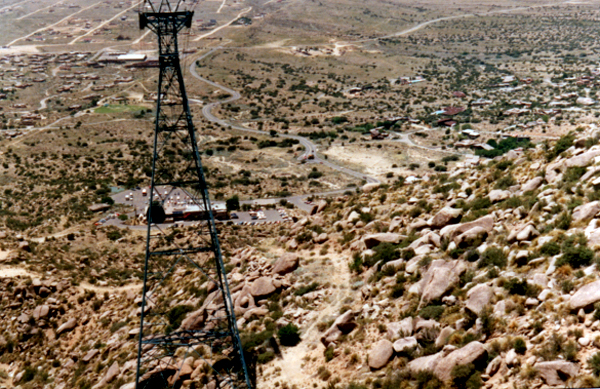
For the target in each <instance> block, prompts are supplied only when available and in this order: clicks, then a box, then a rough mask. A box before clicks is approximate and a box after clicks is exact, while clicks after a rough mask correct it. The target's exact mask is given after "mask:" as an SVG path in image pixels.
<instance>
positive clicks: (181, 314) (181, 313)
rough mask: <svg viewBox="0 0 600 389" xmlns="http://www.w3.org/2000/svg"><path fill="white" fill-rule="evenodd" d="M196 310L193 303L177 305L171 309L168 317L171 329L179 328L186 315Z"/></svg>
mask: <svg viewBox="0 0 600 389" xmlns="http://www.w3.org/2000/svg"><path fill="white" fill-rule="evenodd" d="M193 310H194V307H193V306H191V305H177V306H175V307H173V308H171V310H170V311H169V313H168V314H167V318H168V319H169V327H170V328H171V330H175V329H177V328H179V326H180V325H181V322H182V321H183V319H184V318H185V316H186V315H187V314H188V313H189V312H192V311H193Z"/></svg>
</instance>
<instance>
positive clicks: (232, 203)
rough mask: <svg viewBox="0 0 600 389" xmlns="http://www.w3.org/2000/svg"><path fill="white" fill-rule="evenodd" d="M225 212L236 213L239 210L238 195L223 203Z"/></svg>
mask: <svg viewBox="0 0 600 389" xmlns="http://www.w3.org/2000/svg"><path fill="white" fill-rule="evenodd" d="M225 205H226V206H227V211H238V210H239V209H240V198H239V197H238V195H234V196H233V197H231V198H228V199H227V200H226V201H225Z"/></svg>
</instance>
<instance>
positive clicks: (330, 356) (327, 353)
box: [323, 346, 335, 362]
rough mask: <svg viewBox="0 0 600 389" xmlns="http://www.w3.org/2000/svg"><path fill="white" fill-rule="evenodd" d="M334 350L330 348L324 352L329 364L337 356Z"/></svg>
mask: <svg viewBox="0 0 600 389" xmlns="http://www.w3.org/2000/svg"><path fill="white" fill-rule="evenodd" d="M333 351H334V348H333V347H331V346H329V347H327V348H326V349H325V351H324V352H323V354H324V355H325V361H326V362H329V361H331V360H332V359H333V357H334V356H335V354H334V353H333Z"/></svg>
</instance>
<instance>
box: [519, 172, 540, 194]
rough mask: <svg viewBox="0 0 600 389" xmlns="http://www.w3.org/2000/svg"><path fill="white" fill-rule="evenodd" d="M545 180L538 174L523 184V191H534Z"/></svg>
mask: <svg viewBox="0 0 600 389" xmlns="http://www.w3.org/2000/svg"><path fill="white" fill-rule="evenodd" d="M543 182H544V179H543V178H542V177H539V176H538V177H535V178H532V179H531V180H529V181H527V182H526V183H525V184H523V186H522V187H521V191H522V192H523V193H527V192H531V191H534V190H536V189H537V188H539V187H540V185H542V183H543Z"/></svg>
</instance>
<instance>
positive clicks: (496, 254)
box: [477, 246, 507, 268]
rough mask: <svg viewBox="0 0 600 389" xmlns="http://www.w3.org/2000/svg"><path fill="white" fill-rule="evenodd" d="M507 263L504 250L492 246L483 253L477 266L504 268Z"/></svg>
mask: <svg viewBox="0 0 600 389" xmlns="http://www.w3.org/2000/svg"><path fill="white" fill-rule="evenodd" d="M506 264H507V258H506V255H505V254H504V252H503V251H502V250H501V249H500V248H498V247H494V246H490V247H488V248H486V249H485V251H484V252H483V254H482V255H481V259H480V260H479V262H478V263H477V267H479V268H483V267H487V266H498V267H499V268H504V267H506Z"/></svg>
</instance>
